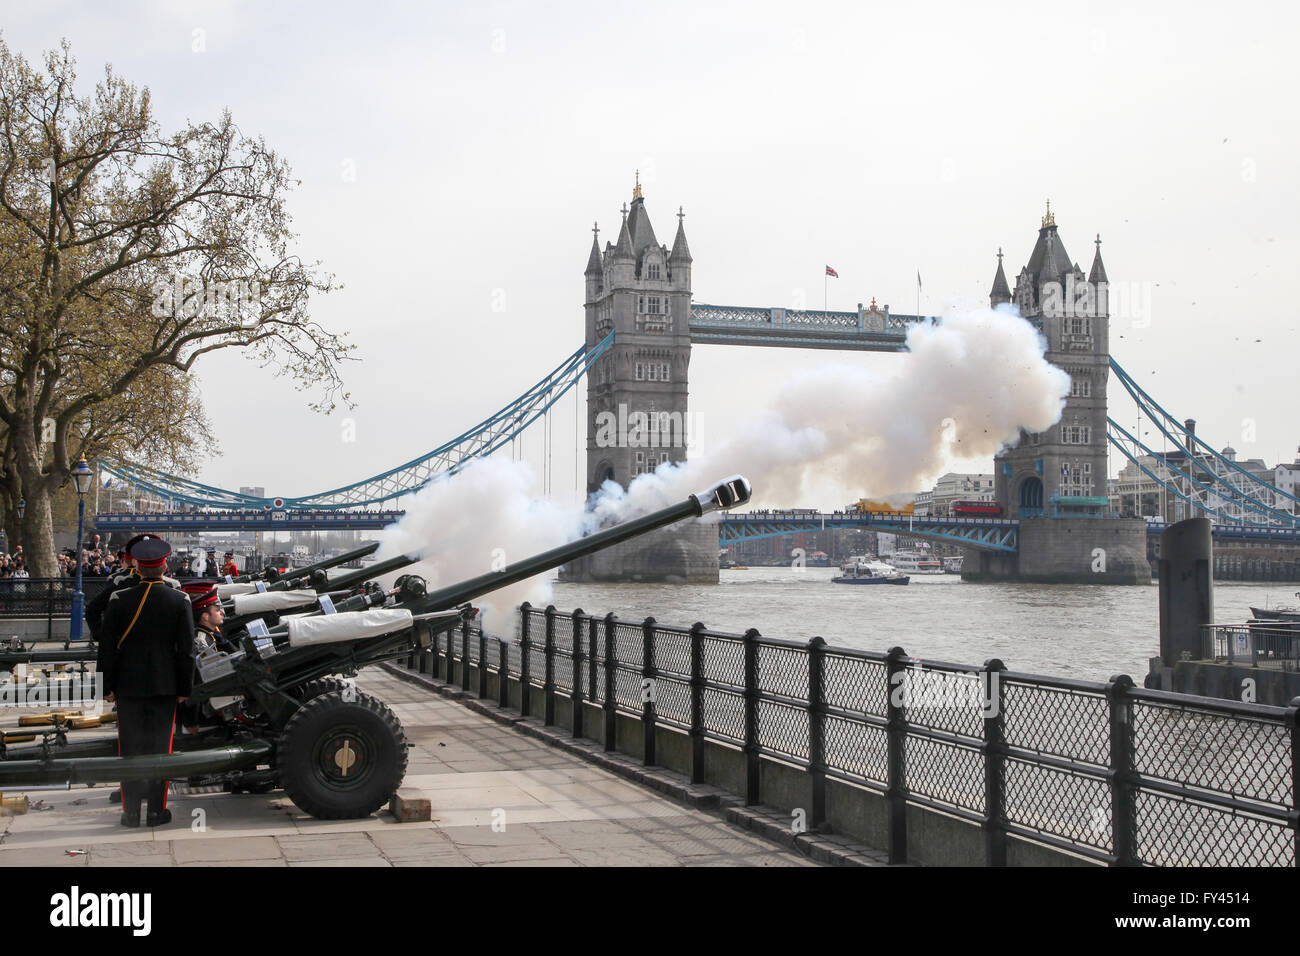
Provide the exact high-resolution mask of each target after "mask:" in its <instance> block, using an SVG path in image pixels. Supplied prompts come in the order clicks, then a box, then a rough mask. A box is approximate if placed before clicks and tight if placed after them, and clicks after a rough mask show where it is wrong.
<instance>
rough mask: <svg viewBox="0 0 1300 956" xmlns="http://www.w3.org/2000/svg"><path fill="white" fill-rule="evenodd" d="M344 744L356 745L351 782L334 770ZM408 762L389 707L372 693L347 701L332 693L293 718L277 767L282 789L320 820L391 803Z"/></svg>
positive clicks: (401, 734) (402, 737)
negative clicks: (356, 767)
mask: <svg viewBox="0 0 1300 956" xmlns="http://www.w3.org/2000/svg"><path fill="white" fill-rule="evenodd" d="M336 743H337V746H336ZM344 744H346V745H347V746H348V747H349V748H352V747H355V750H350V753H351V754H353V755H354V758H355V760H356V762H357V763H360V764H361V768H360V769H359V770H358V771H357V773H356V775H354V776H353V777H352V779H350V780H344V779H343V774H340V773H339V772H338V770H337V769H336V768H335V767H333V766H331V764H333V762H334V761H335V760H337V759H338V758H337V755H338V754H339V753H340V752H342V749H343V745H344ZM406 761H407V742H406V734H405V732H404V731H403V730H402V722H401V721H400V720H398V719H397V715H396V714H394V713H393V712H392V711H391V710H390V709H389V708H388V706H387V705H386V704H384V703H383V702H382V701H380V700H378V699H376V698H374V697H371V696H370V695H369V694H362V693H356V694H355V695H354V697H353V700H351V701H348V700H345V699H344V696H343V691H330V692H328V693H325V694H321V695H320V696H318V697H313V698H312V699H311V700H308V701H307V702H306V703H304V704H303V705H302V707H300V708H298V710H297V712H296V713H294V715H293V716H292V717H290V718H289V723H288V724H286V725H285V728H284V733H283V734H282V735H281V737H280V745H279V748H278V755H277V759H276V766H277V769H278V770H279V771H280V785H281V786H282V787H284V791H285V793H287V794H288V795H289V799H290V800H292V801H293V802H294V804H295V805H296V806H297V807H298V808H299V809H300V810H302V811H303V812H304V813H308V814H311V815H312V816H313V817H316V818H317V819H319V820H351V819H356V818H357V817H365V816H369V815H370V814H372V813H374V812H375V811H376V810H378V809H379V808H380V807H382V806H384V805H385V804H386V803H388V801H389V799H390V798H391V797H392V795H393V794H394V793H396V792H397V788H398V787H400V786H401V785H402V779H403V778H404V777H405V776H406ZM351 766H356V763H354V764H352V765H350V767H349V768H348V769H351ZM345 773H346V771H345Z"/></svg>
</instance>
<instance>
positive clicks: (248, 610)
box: [235, 591, 320, 614]
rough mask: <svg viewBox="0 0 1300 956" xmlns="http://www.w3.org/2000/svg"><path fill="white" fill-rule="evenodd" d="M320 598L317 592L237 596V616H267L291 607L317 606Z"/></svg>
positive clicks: (271, 592)
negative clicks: (268, 613) (266, 614)
mask: <svg viewBox="0 0 1300 956" xmlns="http://www.w3.org/2000/svg"><path fill="white" fill-rule="evenodd" d="M319 600H320V597H319V596H318V595H317V594H316V592H315V591H267V592H266V593H264V594H236V595H235V613H236V614H265V613H266V612H267V611H282V610H285V609H286V608H291V607H306V606H307V605H309V604H315V603H316V602H317V601H319Z"/></svg>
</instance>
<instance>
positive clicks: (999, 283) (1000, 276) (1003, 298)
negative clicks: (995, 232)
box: [989, 246, 1011, 306]
mask: <svg viewBox="0 0 1300 956" xmlns="http://www.w3.org/2000/svg"><path fill="white" fill-rule="evenodd" d="M1010 301H1011V287H1010V286H1009V285H1007V274H1006V273H1005V272H1003V271H1002V247H1001V246H999V247H998V271H997V273H996V274H995V275H994V276H993V288H992V289H991V290H990V291H989V305H990V306H995V305H1001V304H1002V303H1004V302H1010Z"/></svg>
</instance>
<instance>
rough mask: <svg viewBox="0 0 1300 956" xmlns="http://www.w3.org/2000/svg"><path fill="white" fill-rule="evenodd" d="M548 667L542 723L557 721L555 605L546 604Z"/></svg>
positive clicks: (544, 688)
mask: <svg viewBox="0 0 1300 956" xmlns="http://www.w3.org/2000/svg"><path fill="white" fill-rule="evenodd" d="M542 652H543V660H544V661H545V667H546V669H545V670H544V671H543V674H542V695H543V698H542V699H543V701H544V703H543V705H542V706H543V712H542V723H544V724H545V725H546V726H547V727H549V726H551V724H553V723H555V605H554V604H548V605H546V642H545V643H544V644H543V645H542Z"/></svg>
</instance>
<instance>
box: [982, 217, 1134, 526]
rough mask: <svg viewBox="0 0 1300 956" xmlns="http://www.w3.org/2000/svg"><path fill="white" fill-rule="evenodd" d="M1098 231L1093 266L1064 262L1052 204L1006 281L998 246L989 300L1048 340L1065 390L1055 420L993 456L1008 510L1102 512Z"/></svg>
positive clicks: (1103, 368)
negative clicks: (1012, 282)
mask: <svg viewBox="0 0 1300 956" xmlns="http://www.w3.org/2000/svg"><path fill="white" fill-rule="evenodd" d="M1106 286H1107V280H1106V267H1105V265H1104V264H1103V263H1102V261H1101V237H1100V236H1098V237H1097V240H1096V252H1095V253H1094V255H1093V260H1092V270H1091V272H1090V273H1089V274H1087V275H1085V274H1084V272H1083V270H1082V269H1080V268H1079V266H1078V265H1077V264H1071V262H1070V257H1069V255H1068V254H1067V253H1066V251H1065V243H1063V242H1062V241H1061V237H1060V235H1059V234H1058V233H1057V230H1056V218H1055V216H1054V215H1053V214H1052V210H1051V205H1050V204H1049V205H1048V209H1047V213H1046V214H1045V215H1044V216H1043V220H1042V226H1041V227H1040V228H1039V230H1038V241H1037V242H1036V243H1035V244H1034V250H1033V252H1032V253H1031V254H1030V256H1029V262H1028V264H1027V265H1025V266H1024V268H1022V269H1021V270H1020V274H1019V275H1018V276H1016V287H1015V290H1014V292H1012V291H1011V290H1009V289H1008V288H1007V280H1006V275H1005V274H1004V273H1003V271H1002V253H1001V250H999V252H998V269H997V274H996V276H995V277H994V280H993V290H992V291H991V292H990V293H989V303H990V305H993V306H995V307H996V306H997V305H1000V304H1004V303H1007V302H1011V303H1012V304H1014V305H1015V306H1016V308H1017V309H1018V310H1019V312H1020V315H1021V316H1022V317H1024V318H1025V319H1027V320H1028V321H1029V322H1031V323H1033V325H1034V328H1036V329H1038V331H1039V332H1041V333H1042V334H1043V337H1044V338H1045V339H1046V340H1047V356H1046V357H1047V360H1048V361H1049V362H1051V363H1052V364H1053V365H1055V366H1056V367H1057V368H1060V369H1063V370H1064V371H1065V372H1066V373H1067V374H1068V375H1069V376H1070V394H1069V396H1068V397H1067V398H1066V400H1065V411H1064V412H1063V413H1062V415H1061V420H1060V421H1059V422H1057V424H1055V425H1053V426H1052V427H1051V428H1049V429H1047V430H1046V431H1044V432H1039V433H1035V434H1028V433H1024V432H1022V433H1021V436H1020V442H1019V443H1018V444H1017V445H1016V447H1015V448H1012V449H1009V450H1007V451H1004V452H1003V453H1002V454H1000V455H998V456H997V458H996V459H995V468H994V476H995V478H994V480H995V487H996V490H997V498H998V501H999V502H1000V503H1001V504H1002V507H1003V509H1004V510H1005V512H1006V514H1007V515H1009V516H1011V517H1022V518H1030V517H1039V516H1041V515H1101V514H1105V513H1106V512H1107V511H1108V510H1109V505H1108V500H1107V498H1106V467H1107V460H1108V457H1109V455H1108V450H1107V443H1106V382H1107V378H1108V377H1109V374H1110V316H1109V308H1108V296H1107V292H1106Z"/></svg>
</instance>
